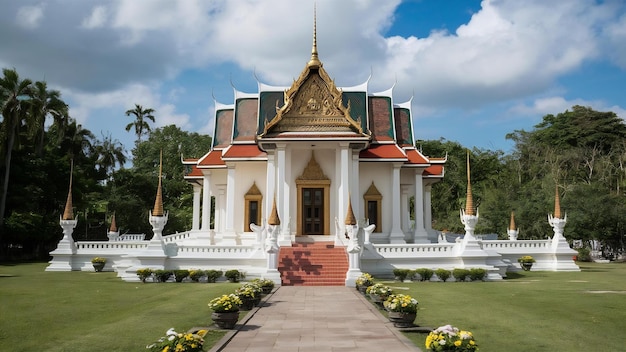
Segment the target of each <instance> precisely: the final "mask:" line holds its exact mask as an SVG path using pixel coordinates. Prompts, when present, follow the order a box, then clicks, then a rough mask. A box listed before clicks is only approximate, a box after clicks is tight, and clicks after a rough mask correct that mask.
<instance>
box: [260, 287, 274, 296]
mask: <svg viewBox="0 0 626 352" xmlns="http://www.w3.org/2000/svg"><path fill="white" fill-rule="evenodd" d="M261 289H262V290H263V294H264V295H268V294H270V293H272V287H271V286H262V287H261Z"/></svg>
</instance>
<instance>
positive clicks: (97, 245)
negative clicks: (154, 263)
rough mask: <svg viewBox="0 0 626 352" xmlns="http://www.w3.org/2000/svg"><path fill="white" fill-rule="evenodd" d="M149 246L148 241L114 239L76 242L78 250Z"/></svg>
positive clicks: (123, 248)
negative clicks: (109, 240)
mask: <svg viewBox="0 0 626 352" xmlns="http://www.w3.org/2000/svg"><path fill="white" fill-rule="evenodd" d="M147 246H148V242H147V241H142V242H130V241H114V242H105V241H82V242H76V249H77V250H79V251H80V250H89V249H98V250H102V249H104V250H107V249H108V250H111V251H114V250H129V249H139V248H145V247H147Z"/></svg>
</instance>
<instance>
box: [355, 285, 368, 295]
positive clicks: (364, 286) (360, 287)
mask: <svg viewBox="0 0 626 352" xmlns="http://www.w3.org/2000/svg"><path fill="white" fill-rule="evenodd" d="M356 289H357V290H358V291H359V292H361V293H363V294H364V293H365V291H367V286H366V285H357V287H356Z"/></svg>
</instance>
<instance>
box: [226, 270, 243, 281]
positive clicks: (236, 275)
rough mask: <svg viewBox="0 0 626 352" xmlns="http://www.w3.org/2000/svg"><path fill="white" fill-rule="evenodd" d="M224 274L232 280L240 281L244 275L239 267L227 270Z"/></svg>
mask: <svg viewBox="0 0 626 352" xmlns="http://www.w3.org/2000/svg"><path fill="white" fill-rule="evenodd" d="M224 276H226V278H227V279H228V281H230V282H239V279H241V277H242V275H241V272H240V271H239V270H237V269H231V270H226V272H225V273H224Z"/></svg>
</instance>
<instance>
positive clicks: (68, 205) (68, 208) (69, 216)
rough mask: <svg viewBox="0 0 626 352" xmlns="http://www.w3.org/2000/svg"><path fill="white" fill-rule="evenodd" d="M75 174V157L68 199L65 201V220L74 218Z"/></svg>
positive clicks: (71, 165) (71, 169)
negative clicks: (73, 191) (73, 184)
mask: <svg viewBox="0 0 626 352" xmlns="http://www.w3.org/2000/svg"><path fill="white" fill-rule="evenodd" d="M73 175H74V159H72V161H71V164H70V189H69V191H68V192H67V200H66V201H65V210H64V211H63V220H74V211H73V210H72V208H73V205H72V176H73Z"/></svg>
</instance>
